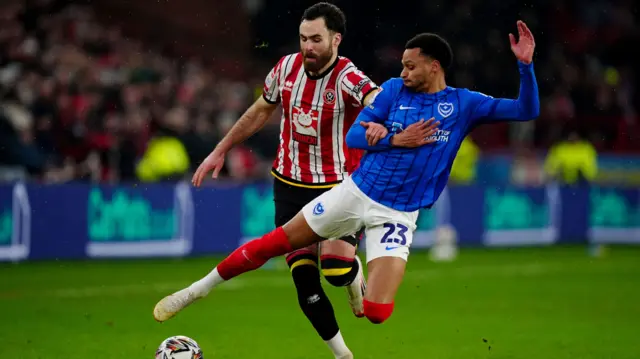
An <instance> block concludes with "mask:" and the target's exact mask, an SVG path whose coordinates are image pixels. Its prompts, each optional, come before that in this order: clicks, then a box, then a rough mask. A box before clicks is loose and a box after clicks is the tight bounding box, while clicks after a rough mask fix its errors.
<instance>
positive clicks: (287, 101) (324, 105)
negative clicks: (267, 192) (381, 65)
mask: <svg viewBox="0 0 640 359" xmlns="http://www.w3.org/2000/svg"><path fill="white" fill-rule="evenodd" d="M302 62H303V56H302V55H301V54H300V53H296V54H291V55H287V56H284V57H282V58H281V59H280V61H279V62H278V63H277V64H276V65H275V66H274V67H273V69H271V72H269V74H268V75H267V77H266V79H265V83H264V90H263V97H264V99H265V100H266V101H267V102H269V103H278V102H280V103H281V104H282V109H283V111H282V120H281V125H280V145H279V146H278V152H277V156H276V158H275V160H274V161H273V169H272V173H273V175H274V176H276V177H277V178H279V179H281V180H283V181H284V182H287V183H290V184H292V185H297V186H302V187H316V188H318V187H320V188H322V187H331V186H333V185H335V184H336V183H338V182H341V181H342V180H344V179H345V178H346V177H347V176H348V175H349V173H351V172H353V171H354V170H355V169H356V167H357V166H358V164H359V162H360V158H361V157H362V154H363V151H361V150H357V149H350V148H348V147H347V144H346V142H345V136H346V135H347V131H348V130H349V128H350V127H351V125H352V124H353V122H354V121H355V119H356V117H358V114H359V113H360V110H361V109H362V107H363V101H364V98H365V96H366V95H367V94H368V93H369V92H371V91H373V90H374V89H376V88H377V86H376V84H375V83H373V81H371V80H370V79H369V78H368V77H367V76H365V75H364V74H363V73H362V72H361V71H359V70H358V69H357V68H356V66H355V65H354V64H353V63H352V62H351V60H349V59H347V58H345V57H340V56H339V57H338V58H337V59H336V61H335V62H334V63H333V64H332V65H331V67H329V69H327V70H326V71H325V72H324V73H323V74H320V75H318V76H313V75H311V74H309V73H308V72H307V71H305V69H304V67H303V63H302Z"/></svg>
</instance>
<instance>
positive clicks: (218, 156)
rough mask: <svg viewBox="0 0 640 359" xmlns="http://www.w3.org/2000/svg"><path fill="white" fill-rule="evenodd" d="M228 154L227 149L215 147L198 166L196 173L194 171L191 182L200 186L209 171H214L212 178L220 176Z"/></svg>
mask: <svg viewBox="0 0 640 359" xmlns="http://www.w3.org/2000/svg"><path fill="white" fill-rule="evenodd" d="M226 154H227V153H226V152H225V151H223V150H220V149H219V148H217V147H216V149H214V150H213V152H211V153H210V154H209V156H207V158H205V159H204V161H202V163H201V164H200V166H198V169H197V170H196V173H194V174H193V177H192V178H191V183H192V184H193V185H194V186H196V187H200V184H202V180H203V179H204V176H206V175H207V173H209V171H213V175H211V178H218V174H219V173H220V170H221V169H222V166H224V157H225V156H226Z"/></svg>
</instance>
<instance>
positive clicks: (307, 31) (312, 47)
mask: <svg viewBox="0 0 640 359" xmlns="http://www.w3.org/2000/svg"><path fill="white" fill-rule="evenodd" d="M339 44H340V34H332V33H331V31H329V29H327V26H326V25H325V22H324V19H323V18H318V19H315V20H311V21H308V20H304V21H302V23H301V24H300V52H302V56H304V68H305V69H306V70H307V71H309V72H318V71H320V70H322V68H324V67H325V66H326V65H327V64H328V63H329V61H331V58H332V57H333V53H334V52H335V51H337V49H338V45H339Z"/></svg>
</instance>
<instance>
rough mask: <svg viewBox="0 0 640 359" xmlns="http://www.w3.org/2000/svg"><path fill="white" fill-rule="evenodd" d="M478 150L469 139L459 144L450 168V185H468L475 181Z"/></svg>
mask: <svg viewBox="0 0 640 359" xmlns="http://www.w3.org/2000/svg"><path fill="white" fill-rule="evenodd" d="M479 156H480V150H479V149H478V146H477V145H476V144H475V143H474V142H473V139H471V137H467V138H465V139H464V140H463V141H462V143H461V144H460V150H459V151H458V156H457V157H456V158H455V160H454V161H453V165H452V166H451V175H450V176H449V180H450V182H451V183H452V184H470V183H472V182H473V181H475V179H476V167H477V166H478V157H479Z"/></svg>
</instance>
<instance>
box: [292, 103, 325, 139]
mask: <svg viewBox="0 0 640 359" xmlns="http://www.w3.org/2000/svg"><path fill="white" fill-rule="evenodd" d="M292 115H293V116H291V119H292V120H293V121H292V122H293V131H292V132H293V134H292V137H293V140H294V141H296V142H300V143H306V144H308V145H312V146H317V145H318V115H319V112H318V111H315V110H309V112H305V111H304V110H303V109H301V108H300V107H297V106H296V107H293V113H292Z"/></svg>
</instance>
